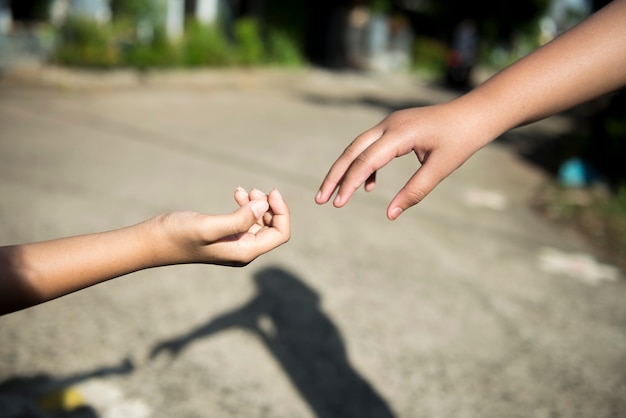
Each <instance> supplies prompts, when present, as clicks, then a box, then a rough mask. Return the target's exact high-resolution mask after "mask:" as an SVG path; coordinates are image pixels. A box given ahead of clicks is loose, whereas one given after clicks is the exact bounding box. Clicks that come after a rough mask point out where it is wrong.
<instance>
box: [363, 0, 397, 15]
mask: <svg viewBox="0 0 626 418" xmlns="http://www.w3.org/2000/svg"><path fill="white" fill-rule="evenodd" d="M368 6H369V9H370V10H371V11H372V12H374V13H389V11H390V10H391V8H392V4H391V1H390V0H369V1H368Z"/></svg>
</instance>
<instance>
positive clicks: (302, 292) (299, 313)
mask: <svg viewBox="0 0 626 418" xmlns="http://www.w3.org/2000/svg"><path fill="white" fill-rule="evenodd" d="M254 281H255V283H256V286H257V290H258V292H257V295H256V296H255V297H254V298H253V299H252V300H250V301H249V302H248V303H247V304H245V305H244V306H241V307H239V308H237V309H235V310H233V311H230V312H227V313H225V314H223V315H221V316H219V317H217V318H213V319H211V320H210V321H208V322H207V323H206V324H205V325H202V326H200V327H199V328H196V329H192V330H190V331H189V332H187V333H185V334H183V335H181V336H179V337H177V338H174V339H171V340H167V341H163V342H161V343H159V344H157V345H156V346H155V347H154V348H153V350H152V357H155V356H157V355H158V354H159V353H161V352H168V353H169V354H171V355H172V356H178V355H179V354H180V353H181V351H182V350H184V349H185V348H186V347H187V346H188V345H190V344H192V343H193V342H194V341H196V340H199V339H201V338H207V337H210V336H212V335H215V334H217V333H219V332H221V331H225V330H228V329H231V328H242V329H244V330H246V331H249V332H251V333H253V334H254V335H256V336H257V337H258V338H259V339H260V340H261V341H262V342H263V343H264V344H265V346H266V347H267V349H268V350H269V352H270V353H271V354H272V355H273V356H274V357H275V358H276V360H277V362H278V363H279V364H280V365H281V367H282V368H283V370H284V371H285V373H286V375H287V376H288V377H289V379H290V380H291V382H292V383H293V385H294V387H296V388H297V389H298V391H299V392H300V395H301V396H302V398H303V399H304V400H305V401H306V402H307V403H308V404H309V406H310V407H311V409H312V410H313V411H314V412H315V414H316V416H318V417H320V418H326V417H328V418H330V417H355V418H356V417H359V418H367V417H377V418H384V417H392V416H393V413H392V411H391V410H390V408H389V406H388V405H387V403H386V402H385V400H384V399H383V398H382V397H381V396H380V395H379V394H378V393H377V392H376V390H375V389H374V388H373V387H372V386H371V385H370V384H369V383H368V382H367V381H366V380H365V379H364V378H363V377H362V376H361V375H359V373H358V371H356V370H355V369H354V367H353V366H352V365H351V364H350V362H349V361H348V358H347V355H346V348H345V344H344V342H343V340H342V337H341V333H340V332H339V330H338V329H337V327H336V326H335V325H334V324H333V322H332V321H331V320H330V319H329V318H328V316H326V315H325V314H324V312H322V311H321V309H320V297H319V295H318V294H317V293H316V292H315V291H314V290H313V289H311V288H310V287H308V286H307V285H306V284H305V283H304V282H303V281H302V280H300V279H298V278H297V277H295V276H294V275H292V274H290V273H289V272H287V271H285V270H283V269H281V268H278V267H274V268H267V269H264V270H261V271H259V272H258V273H256V274H255V275H254Z"/></svg>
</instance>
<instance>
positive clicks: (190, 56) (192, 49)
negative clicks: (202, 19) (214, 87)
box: [182, 22, 234, 67]
mask: <svg viewBox="0 0 626 418" xmlns="http://www.w3.org/2000/svg"><path fill="white" fill-rule="evenodd" d="M233 53H234V51H233V49H232V47H231V46H230V45H229V43H228V41H227V40H226V38H225V36H224V35H223V34H222V32H221V31H220V30H219V28H218V27H217V26H215V25H203V24H201V23H199V22H193V23H191V24H190V25H189V26H188V27H187V30H186V31H185V38H184V41H183V46H182V55H183V58H182V61H183V64H185V65H187V66H190V67H199V66H205V65H212V66H225V65H228V64H232V63H233V61H234V56H233Z"/></svg>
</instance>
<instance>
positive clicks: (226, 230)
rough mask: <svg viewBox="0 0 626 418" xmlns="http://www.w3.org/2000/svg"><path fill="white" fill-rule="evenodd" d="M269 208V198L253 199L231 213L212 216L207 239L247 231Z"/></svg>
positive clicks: (212, 239) (216, 238) (211, 239)
mask: <svg viewBox="0 0 626 418" xmlns="http://www.w3.org/2000/svg"><path fill="white" fill-rule="evenodd" d="M268 209H269V203H267V200H253V201H251V202H248V203H246V204H245V205H243V206H241V207H240V208H239V209H237V210H236V211H234V212H233V213H231V214H229V215H216V216H210V217H209V218H208V219H209V222H210V224H208V225H207V226H208V228H209V230H208V231H207V233H208V235H207V236H205V239H207V240H209V241H214V240H218V239H221V238H225V237H229V236H231V235H236V234H239V233H242V232H247V231H248V230H249V229H250V228H251V227H252V226H253V225H254V224H255V223H256V221H257V220H258V219H259V218H260V217H261V216H263V214H264V213H265V212H267V210H268Z"/></svg>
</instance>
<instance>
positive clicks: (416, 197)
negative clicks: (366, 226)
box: [387, 154, 458, 221]
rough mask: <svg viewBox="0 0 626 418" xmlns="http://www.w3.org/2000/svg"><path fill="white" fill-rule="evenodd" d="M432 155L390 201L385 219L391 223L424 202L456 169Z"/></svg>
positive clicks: (454, 166) (456, 166)
mask: <svg viewBox="0 0 626 418" xmlns="http://www.w3.org/2000/svg"><path fill="white" fill-rule="evenodd" d="M433 155H434V154H431V155H430V156H429V157H428V159H427V160H426V161H425V162H424V164H423V165H422V166H421V167H420V168H419V169H418V170H417V171H416V172H415V174H413V175H412V176H411V178H410V179H409V181H408V182H407V183H406V184H405V185H404V187H403V188H402V189H400V191H399V192H398V194H396V196H395V197H394V198H393V199H392V200H391V203H389V207H388V208H387V218H389V219H390V220H392V221H393V220H395V219H398V217H399V216H400V215H401V214H402V213H403V212H404V211H405V210H407V209H408V208H410V207H412V206H415V205H416V204H418V203H419V202H421V201H422V200H424V198H425V197H426V196H427V195H428V194H429V193H430V192H432V191H433V189H434V188H435V187H437V185H438V184H439V183H441V182H442V181H443V180H444V179H445V178H446V177H447V176H448V175H449V174H450V173H452V171H454V170H455V169H456V168H458V165H450V164H449V162H448V163H446V162H445V161H440V159H438V158H436V156H435V157H433Z"/></svg>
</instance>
